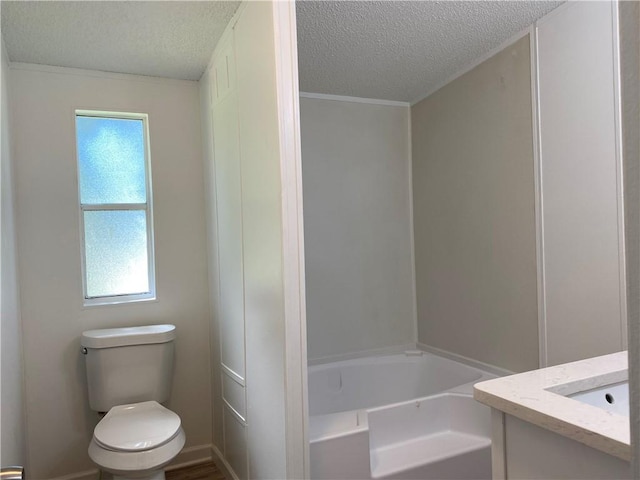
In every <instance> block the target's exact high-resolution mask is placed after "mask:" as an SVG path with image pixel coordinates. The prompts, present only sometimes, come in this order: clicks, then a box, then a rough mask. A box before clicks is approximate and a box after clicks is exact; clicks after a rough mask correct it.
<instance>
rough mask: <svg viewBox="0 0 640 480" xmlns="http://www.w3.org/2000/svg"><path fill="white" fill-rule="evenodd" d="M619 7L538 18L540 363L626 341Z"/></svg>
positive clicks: (583, 5)
mask: <svg viewBox="0 0 640 480" xmlns="http://www.w3.org/2000/svg"><path fill="white" fill-rule="evenodd" d="M616 12H617V8H616V3H615V2H571V3H569V4H567V5H565V6H563V7H561V8H558V9H557V10H555V11H554V12H552V13H551V14H549V15H547V16H546V17H544V18H543V19H542V20H540V21H539V22H537V24H536V36H537V73H538V75H537V80H538V83H537V93H538V107H539V112H538V126H539V128H538V132H539V138H538V139H537V141H538V142H539V156H540V170H539V171H540V180H541V182H540V183H541V190H540V192H541V198H542V209H541V212H542V224H541V225H540V235H541V237H540V242H541V246H542V258H541V261H542V265H541V266H542V268H543V271H540V272H539V275H544V277H543V291H542V292H541V293H542V294H543V304H542V307H543V309H542V312H541V314H542V318H541V320H542V327H543V328H542V339H541V346H542V348H541V363H542V365H556V364H560V363H565V362H569V361H573V360H579V359H582V358H587V357H593V356H597V355H603V354H606V353H612V352H615V351H619V350H622V349H624V348H626V299H625V283H624V282H625V273H624V250H623V233H624V228H623V211H622V188H621V182H622V176H621V171H622V159H621V153H620V124H619V114H620V112H619V104H618V102H619V99H618V58H617V42H618V38H617V13H616ZM534 65H535V64H534Z"/></svg>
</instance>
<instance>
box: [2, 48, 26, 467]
mask: <svg viewBox="0 0 640 480" xmlns="http://www.w3.org/2000/svg"><path fill="white" fill-rule="evenodd" d="M0 50H1V54H2V65H1V66H0V73H1V74H2V79H1V80H0V87H1V88H2V102H1V105H2V112H0V126H1V127H2V138H1V140H0V144H1V147H2V165H1V167H0V168H1V169H2V170H1V173H0V178H1V180H2V185H1V186H0V189H1V193H2V197H1V200H0V201H1V206H2V221H1V224H0V232H2V235H1V238H2V240H1V241H0V243H1V254H0V264H1V268H2V279H1V286H2V287H1V288H2V292H1V293H0V305H1V311H0V318H1V321H2V324H1V325H0V331H2V345H1V346H0V352H2V358H1V359H0V365H2V371H1V373H0V384H1V385H2V388H1V392H2V397H1V398H0V405H2V408H1V410H0V418H1V419H2V438H1V439H0V452H1V453H0V463H1V464H2V465H24V464H25V463H26V448H25V435H24V427H25V423H24V421H25V418H24V395H23V361H22V330H21V325H20V298H19V291H18V273H17V246H16V229H15V213H14V212H15V204H14V187H13V179H14V173H13V166H12V164H11V145H10V132H9V102H8V99H9V85H8V79H9V61H8V58H7V54H6V51H5V48H4V42H2V39H1V37H0Z"/></svg>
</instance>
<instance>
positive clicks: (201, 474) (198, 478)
mask: <svg viewBox="0 0 640 480" xmlns="http://www.w3.org/2000/svg"><path fill="white" fill-rule="evenodd" d="M165 477H166V480H227V478H226V477H225V476H224V474H223V473H222V472H221V471H220V469H218V467H216V464H215V463H213V462H210V463H201V464H200V465H193V466H192V467H184V468H179V469H177V470H170V471H168V472H165Z"/></svg>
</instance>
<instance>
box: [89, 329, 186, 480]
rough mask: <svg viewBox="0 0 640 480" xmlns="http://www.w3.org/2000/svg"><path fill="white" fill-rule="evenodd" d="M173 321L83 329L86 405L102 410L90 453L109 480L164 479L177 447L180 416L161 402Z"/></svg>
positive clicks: (167, 386) (167, 382) (167, 385)
mask: <svg viewBox="0 0 640 480" xmlns="http://www.w3.org/2000/svg"><path fill="white" fill-rule="evenodd" d="M175 332H176V327H175V326H174V325H149V326H144V327H128V328H107V329H101V330H89V331H86V332H84V333H83V334H82V337H81V341H80V343H81V345H82V353H83V354H84V356H85V363H86V367H87V384H88V391H89V406H90V407H91V409H92V410H94V411H96V412H100V413H101V414H105V415H104V417H102V419H101V420H100V422H99V423H98V425H96V428H95V429H94V431H93V438H92V439H91V443H90V444H89V457H91V460H93V462H94V463H95V464H96V465H98V467H100V469H101V470H103V471H105V472H109V473H111V474H112V475H113V477H114V480H128V479H148V480H164V478H165V475H164V470H163V468H164V467H165V466H166V465H167V464H168V463H169V462H171V460H173V459H174V458H175V457H176V455H178V453H180V451H181V450H182V447H184V443H185V434H184V430H183V429H182V426H181V421H180V417H179V416H178V415H177V414H176V413H174V412H172V411H171V410H169V409H168V408H166V407H164V406H163V405H162V403H164V402H166V401H167V400H168V399H169V394H170V392H171V377H172V373H173V357H174V341H175V337H176V333H175Z"/></svg>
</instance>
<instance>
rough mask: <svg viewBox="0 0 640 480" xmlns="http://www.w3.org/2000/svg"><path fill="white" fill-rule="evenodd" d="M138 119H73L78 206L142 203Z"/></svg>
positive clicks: (141, 145) (141, 143) (143, 189)
mask: <svg viewBox="0 0 640 480" xmlns="http://www.w3.org/2000/svg"><path fill="white" fill-rule="evenodd" d="M143 128H144V126H143V123H142V120H135V119H133V120H129V119H119V118H101V117H83V116H76V135H77V142H78V172H79V181H80V203H82V204H84V205H91V204H105V203H145V202H146V201H147V192H146V185H145V168H144V167H145V162H144V135H143Z"/></svg>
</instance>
